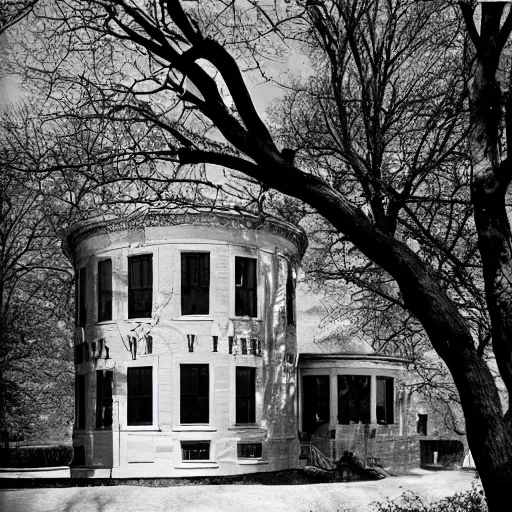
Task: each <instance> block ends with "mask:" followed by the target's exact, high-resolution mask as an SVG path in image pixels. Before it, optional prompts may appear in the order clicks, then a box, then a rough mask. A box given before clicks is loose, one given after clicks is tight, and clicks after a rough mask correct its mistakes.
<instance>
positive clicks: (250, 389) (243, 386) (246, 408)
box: [236, 366, 256, 424]
mask: <svg viewBox="0 0 512 512" xmlns="http://www.w3.org/2000/svg"><path fill="white" fill-rule="evenodd" d="M255 422H256V368H246V367H243V366H237V368H236V423H237V424H243V423H255Z"/></svg>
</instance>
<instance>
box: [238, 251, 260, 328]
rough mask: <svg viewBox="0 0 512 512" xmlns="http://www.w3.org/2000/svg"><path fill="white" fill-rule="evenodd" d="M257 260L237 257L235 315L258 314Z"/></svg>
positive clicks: (250, 315) (254, 315) (253, 315)
mask: <svg viewBox="0 0 512 512" xmlns="http://www.w3.org/2000/svg"><path fill="white" fill-rule="evenodd" d="M256 261H257V260H256V259H255V258H242V257H240V256H237V257H235V316H249V317H252V318H255V317H257V316H258V313H257V305H258V302H257V283H256Z"/></svg>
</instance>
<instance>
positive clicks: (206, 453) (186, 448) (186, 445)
mask: <svg viewBox="0 0 512 512" xmlns="http://www.w3.org/2000/svg"><path fill="white" fill-rule="evenodd" d="M181 460H187V461H196V460H210V441H181Z"/></svg>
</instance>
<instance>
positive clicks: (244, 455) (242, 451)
mask: <svg viewBox="0 0 512 512" xmlns="http://www.w3.org/2000/svg"><path fill="white" fill-rule="evenodd" d="M261 453H262V449H261V443H239V444H238V458H240V459H261Z"/></svg>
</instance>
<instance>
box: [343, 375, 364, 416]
mask: <svg viewBox="0 0 512 512" xmlns="http://www.w3.org/2000/svg"><path fill="white" fill-rule="evenodd" d="M338 422H339V423H340V424H342V425H348V424H350V423H365V424H366V423H370V377H367V376H363V375H338Z"/></svg>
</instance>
